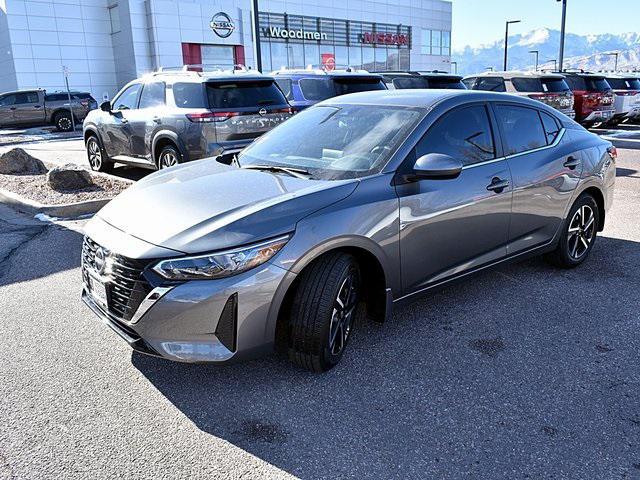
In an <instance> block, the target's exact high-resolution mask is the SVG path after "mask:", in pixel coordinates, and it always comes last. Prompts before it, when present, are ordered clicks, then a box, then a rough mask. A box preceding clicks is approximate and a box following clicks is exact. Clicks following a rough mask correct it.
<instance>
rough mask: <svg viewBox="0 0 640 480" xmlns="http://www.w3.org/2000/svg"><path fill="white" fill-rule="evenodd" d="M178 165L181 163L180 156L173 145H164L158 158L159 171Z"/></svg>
mask: <svg viewBox="0 0 640 480" xmlns="http://www.w3.org/2000/svg"><path fill="white" fill-rule="evenodd" d="M179 163H182V155H181V154H180V152H179V151H178V149H177V148H176V147H174V146H173V145H165V146H164V147H162V150H160V155H159V156H158V168H159V169H160V170H163V169H165V168H169V167H173V166H175V165H178V164H179Z"/></svg>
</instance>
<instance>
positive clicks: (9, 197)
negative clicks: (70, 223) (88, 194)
mask: <svg viewBox="0 0 640 480" xmlns="http://www.w3.org/2000/svg"><path fill="white" fill-rule="evenodd" d="M110 201H111V199H110V198H105V199H102V200H87V201H85V202H76V203H63V204H60V205H44V204H42V203H38V202H34V201H32V200H28V199H26V198H24V197H21V196H20V195H18V194H15V193H13V192H9V191H7V190H4V189H2V188H0V203H4V204H5V205H9V206H10V207H13V208H14V209H16V210H18V211H19V212H22V213H26V214H28V215H37V214H39V213H42V214H45V215H48V216H50V217H57V218H77V217H81V216H83V215H89V214H93V213H96V212H97V211H98V210H100V209H101V208H102V207H104V206H105V205H106V204H107V203H109V202H110Z"/></svg>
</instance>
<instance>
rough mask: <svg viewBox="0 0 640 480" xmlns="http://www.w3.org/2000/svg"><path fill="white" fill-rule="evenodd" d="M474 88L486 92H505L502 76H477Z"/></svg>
mask: <svg viewBox="0 0 640 480" xmlns="http://www.w3.org/2000/svg"><path fill="white" fill-rule="evenodd" d="M474 90H486V91H488V92H506V91H507V89H506V88H505V86H504V80H503V79H502V77H483V78H479V79H478V82H477V83H476V86H475V87H474Z"/></svg>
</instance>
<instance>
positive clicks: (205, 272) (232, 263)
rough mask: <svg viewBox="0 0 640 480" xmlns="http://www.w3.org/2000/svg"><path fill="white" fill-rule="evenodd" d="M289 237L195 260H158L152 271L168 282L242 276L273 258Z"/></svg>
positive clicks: (192, 258) (201, 256)
mask: <svg viewBox="0 0 640 480" xmlns="http://www.w3.org/2000/svg"><path fill="white" fill-rule="evenodd" d="M290 237H291V236H290V235H286V236H284V237H278V238H276V239H273V240H268V241H266V242H261V243H257V244H255V245H249V246H247V247H241V248H236V249H233V250H226V251H223V252H215V253H211V254H208V255H198V256H195V257H181V258H172V259H169V260H162V261H161V262H159V263H158V264H157V265H155V266H154V267H153V270H154V271H155V272H156V273H158V274H159V275H161V276H162V277H164V278H166V279H169V280H210V279H213V278H222V277H230V276H232V275H237V274H239V273H242V272H246V271H247V270H250V269H252V268H254V267H257V266H258V265H262V264H263V263H264V262H266V261H267V260H269V259H270V258H271V257H273V256H274V255H275V254H276V253H278V251H280V249H281V248H282V247H284V246H285V244H286V243H287V242H288V241H289V238H290Z"/></svg>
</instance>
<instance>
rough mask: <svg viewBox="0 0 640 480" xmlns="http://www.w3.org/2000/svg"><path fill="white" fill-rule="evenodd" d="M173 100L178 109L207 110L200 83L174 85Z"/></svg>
mask: <svg viewBox="0 0 640 480" xmlns="http://www.w3.org/2000/svg"><path fill="white" fill-rule="evenodd" d="M172 90H173V100H174V102H175V103H176V107H178V108H207V104H206V103H205V98H204V88H203V87H202V84H201V83H191V82H189V83H182V82H179V83H174V84H173V88H172Z"/></svg>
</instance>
